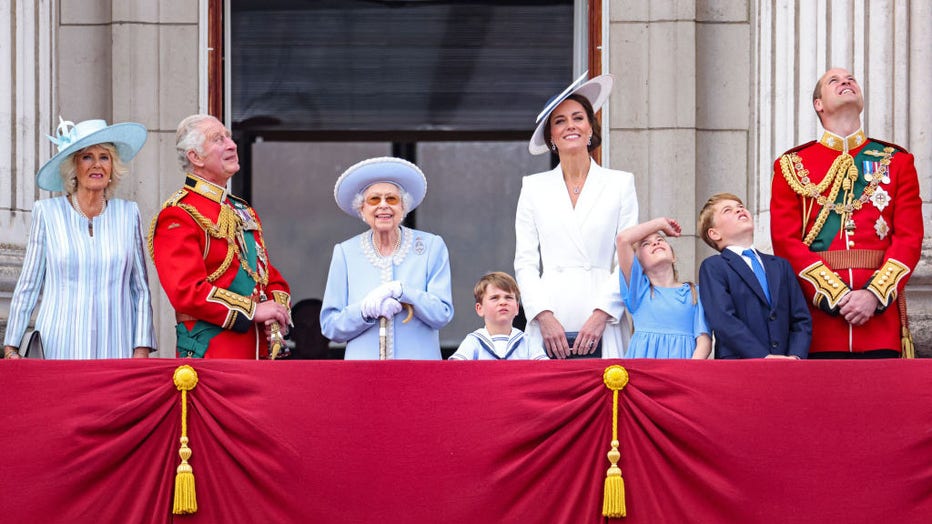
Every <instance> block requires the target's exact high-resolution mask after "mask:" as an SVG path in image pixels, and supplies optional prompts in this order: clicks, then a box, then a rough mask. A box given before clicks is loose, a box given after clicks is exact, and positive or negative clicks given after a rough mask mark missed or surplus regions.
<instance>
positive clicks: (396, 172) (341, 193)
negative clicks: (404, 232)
mask: <svg viewBox="0 0 932 524" xmlns="http://www.w3.org/2000/svg"><path fill="white" fill-rule="evenodd" d="M379 182H388V183H390V184H395V185H396V186H398V187H400V188H401V189H403V190H404V191H405V192H406V193H408V194H409V195H410V196H411V209H405V212H408V213H409V212H411V211H413V210H414V209H415V208H416V207H417V206H419V205H421V202H422V201H423V200H424V197H425V196H426V195H427V177H425V176H424V172H423V171H421V168H419V167H417V166H416V165H414V164H412V163H411V162H408V161H407V160H404V159H401V158H395V157H390V156H383V157H377V158H370V159H367V160H363V161H362V162H359V163H357V164H354V165H352V166H350V167H349V169H347V170H346V171H344V172H343V174H342V175H340V178H337V183H336V184H335V185H334V186H333V198H334V199H335V200H336V201H337V205H338V206H339V207H340V209H342V210H343V212H344V213H346V214H347V215H349V216H352V217H357V218H358V217H359V210H358V209H353V199H354V198H355V197H356V195H357V194H360V193H362V192H363V191H365V190H366V188H367V187H369V186H371V185H372V184H378V183H379Z"/></svg>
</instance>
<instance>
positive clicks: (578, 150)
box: [515, 74, 638, 358]
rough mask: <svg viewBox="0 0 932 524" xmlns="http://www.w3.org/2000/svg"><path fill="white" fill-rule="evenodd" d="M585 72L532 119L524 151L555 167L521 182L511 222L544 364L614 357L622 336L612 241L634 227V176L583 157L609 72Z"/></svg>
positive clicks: (532, 335) (592, 141)
mask: <svg viewBox="0 0 932 524" xmlns="http://www.w3.org/2000/svg"><path fill="white" fill-rule="evenodd" d="M585 79H586V74H583V75H582V76H581V77H580V78H579V79H577V80H576V82H574V83H573V84H572V85H570V86H569V87H568V88H567V89H566V90H565V91H563V92H562V93H560V94H559V95H557V96H556V97H554V98H553V99H552V100H551V101H550V102H549V103H548V104H547V105H546V106H545V107H544V110H543V111H542V112H541V113H540V115H539V116H538V117H537V122H538V125H537V129H536V130H535V131H534V135H533V136H532V137H531V142H530V144H529V145H528V150H529V151H530V152H531V154H535V155H537V154H543V153H547V152H553V153H555V154H557V155H558V156H559V158H560V164H559V165H558V166H557V167H556V168H554V169H552V170H550V171H546V172H543V173H537V174H535V175H530V176H526V177H524V180H523V184H522V187H521V195H520V196H519V198H518V210H517V214H516V217H515V233H516V244H515V277H516V279H517V281H518V286H519V287H520V288H521V295H522V297H523V298H524V311H525V314H526V315H527V318H528V319H529V322H528V326H527V330H526V335H527V337H528V344H530V345H535V344H542V345H543V346H544V348H545V349H546V350H547V352H548V353H549V354H550V356H551V357H552V358H570V357H580V356H593V355H599V356H602V357H604V358H619V357H621V356H623V354H624V348H625V345H626V344H627V340H628V339H629V338H630V329H629V328H628V325H629V322H628V320H627V317H626V315H625V308H624V304H623V303H622V300H621V295H620V293H619V289H618V259H617V256H616V254H615V235H616V234H617V233H618V232H619V231H620V230H622V229H625V228H628V227H631V226H633V225H635V224H636V223H637V218H638V204H637V195H636V194H635V190H634V176H633V175H632V174H631V173H626V172H624V171H615V170H612V169H605V168H603V167H601V166H600V165H599V164H597V163H596V162H595V160H593V158H592V156H591V152H592V151H593V150H594V149H595V148H597V147H599V145H600V144H601V142H602V137H601V133H600V126H599V122H598V120H597V119H596V118H595V112H596V111H598V110H599V108H600V107H602V104H604V103H605V100H606V99H607V98H608V95H609V93H610V92H611V89H612V83H613V78H612V76H611V75H601V76H598V77H596V78H593V79H591V80H589V81H585V82H584V80H585Z"/></svg>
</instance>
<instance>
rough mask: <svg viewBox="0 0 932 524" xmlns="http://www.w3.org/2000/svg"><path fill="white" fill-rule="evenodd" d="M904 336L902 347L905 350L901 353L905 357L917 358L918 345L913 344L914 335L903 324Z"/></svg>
mask: <svg viewBox="0 0 932 524" xmlns="http://www.w3.org/2000/svg"><path fill="white" fill-rule="evenodd" d="M902 332H903V336H902V337H901V338H900V345H901V346H902V347H901V348H900V349H902V350H903V352H902V353H901V354H900V356H901V357H903V358H916V346H914V345H913V335H912V334H911V333H910V332H909V328H908V327H906V326H903V331H902Z"/></svg>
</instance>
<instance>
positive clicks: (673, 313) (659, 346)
mask: <svg viewBox="0 0 932 524" xmlns="http://www.w3.org/2000/svg"><path fill="white" fill-rule="evenodd" d="M619 280H620V283H621V297H622V299H623V300H624V302H625V306H626V307H627V308H628V311H630V312H631V316H632V317H633V318H634V335H632V336H631V344H630V345H629V346H628V352H627V354H625V358H692V355H693V352H694V351H695V350H696V337H698V336H699V335H701V334H703V333H704V334H707V335H708V334H709V327H708V326H707V325H706V322H705V312H704V311H703V309H702V302H701V301H699V300H698V296H699V289H698V287H697V289H696V297H697V299H696V303H695V304H693V296H692V293H691V292H690V289H689V284H683V285H682V286H680V287H677V288H664V287H654V293H653V296H651V288H650V280H648V278H647V275H645V274H644V270H643V269H642V268H641V264H640V263H639V262H638V260H637V258H635V259H634V262H633V263H632V264H631V284H630V285H627V284H626V283H625V277H624V274H622V275H621V278H620V279H619Z"/></svg>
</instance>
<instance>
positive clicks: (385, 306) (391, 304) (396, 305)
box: [379, 297, 402, 318]
mask: <svg viewBox="0 0 932 524" xmlns="http://www.w3.org/2000/svg"><path fill="white" fill-rule="evenodd" d="M401 309H402V306H401V302H398V301H397V300H395V299H394V298H391V297H388V298H386V299H385V300H383V301H382V307H381V309H380V311H379V316H380V317H385V318H392V317H394V316H395V315H397V314H398V313H399V312H400V311H401Z"/></svg>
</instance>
